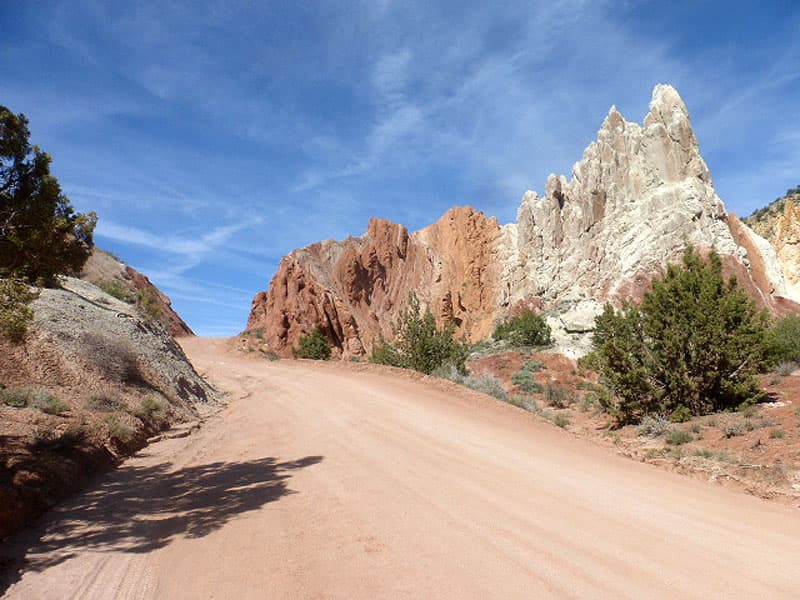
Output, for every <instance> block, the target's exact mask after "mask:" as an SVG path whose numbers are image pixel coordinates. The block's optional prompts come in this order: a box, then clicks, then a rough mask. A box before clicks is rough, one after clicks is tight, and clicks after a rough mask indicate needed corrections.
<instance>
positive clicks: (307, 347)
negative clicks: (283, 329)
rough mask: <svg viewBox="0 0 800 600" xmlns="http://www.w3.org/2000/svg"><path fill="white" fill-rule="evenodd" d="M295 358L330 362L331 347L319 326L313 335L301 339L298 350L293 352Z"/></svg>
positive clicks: (315, 328) (308, 334) (309, 334)
mask: <svg viewBox="0 0 800 600" xmlns="http://www.w3.org/2000/svg"><path fill="white" fill-rule="evenodd" d="M292 354H294V357H295V358H311V359H314V360H328V359H329V358H330V357H331V345H330V343H328V338H326V337H325V334H324V333H323V332H322V328H321V327H320V326H319V325H317V326H316V327H314V330H313V331H312V332H311V333H307V334H306V335H304V336H303V337H301V338H300V340H299V342H298V346H297V348H295V349H293V350H292Z"/></svg>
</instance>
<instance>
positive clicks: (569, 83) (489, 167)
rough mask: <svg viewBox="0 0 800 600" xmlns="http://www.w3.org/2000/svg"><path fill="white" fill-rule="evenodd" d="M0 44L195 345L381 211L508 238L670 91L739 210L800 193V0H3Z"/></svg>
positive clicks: (21, 87)
mask: <svg viewBox="0 0 800 600" xmlns="http://www.w3.org/2000/svg"><path fill="white" fill-rule="evenodd" d="M500 6H502V8H498V7H500ZM0 30H2V31H3V37H2V39H0V92H2V93H0V104H4V105H6V106H8V107H9V108H11V109H12V110H14V111H15V112H24V113H25V114H26V115H28V117H29V119H30V121H31V132H32V140H33V142H34V143H37V144H39V145H40V146H41V147H42V148H44V149H45V150H46V151H48V152H49V153H50V154H52V156H53V159H54V161H53V165H52V170H53V172H54V174H55V175H56V176H57V177H58V178H59V180H60V181H61V184H62V186H63V188H64V190H65V192H66V194H67V195H68V196H69V197H70V198H71V200H72V202H73V204H74V205H75V206H76V207H77V208H78V209H79V210H81V211H88V210H95V211H97V212H98V214H99V215H100V223H99V225H98V229H97V235H96V241H97V243H98V245H99V246H101V247H103V248H106V249H108V250H111V251H113V252H115V253H116V254H118V255H120V256H121V257H123V258H124V259H125V260H126V261H127V262H129V263H130V264H131V265H133V266H134V267H136V268H137V269H139V270H141V271H143V272H144V273H146V274H148V275H149V276H150V278H151V279H152V280H153V281H154V282H155V283H156V284H157V285H159V287H161V289H163V290H164V291H165V292H166V293H167V294H169V295H170V296H171V297H172V299H173V302H174V305H175V307H176V308H177V310H178V311H179V312H180V313H181V315H182V316H183V317H184V318H185V319H186V320H187V322H188V323H189V324H190V325H191V326H192V327H193V328H194V330H195V331H196V332H197V333H199V334H202V335H231V334H234V333H236V332H238V331H241V330H242V329H243V328H244V326H245V323H246V320H247V315H248V313H249V309H250V302H251V300H252V296H253V295H254V293H256V292H257V291H259V290H262V289H266V288H267V286H268V282H269V280H270V279H271V277H272V275H273V274H274V272H275V270H276V268H277V265H278V262H279V261H280V258H281V257H282V256H283V255H284V254H286V253H288V252H289V251H291V250H292V249H294V248H297V247H301V246H304V245H306V244H309V243H312V242H314V241H318V240H320V239H324V238H343V237H346V236H348V235H360V234H361V233H363V232H364V231H365V230H366V227H367V223H368V220H369V218H370V217H371V216H380V217H385V218H389V219H392V220H395V221H399V222H402V223H404V224H406V225H408V227H409V228H410V229H411V230H415V229H418V228H421V227H424V226H425V225H427V224H429V223H431V222H433V221H435V220H436V219H438V217H439V216H440V215H441V214H442V213H443V212H444V211H446V210H447V209H448V208H449V207H451V206H453V205H464V204H471V205H473V206H475V207H477V208H479V209H481V210H483V211H485V212H487V213H489V214H492V215H496V216H497V217H498V218H499V219H500V221H501V222H510V221H513V220H514V219H515V215H516V211H517V207H518V205H519V201H520V198H521V197H522V194H523V193H524V192H525V190H527V189H533V190H538V191H542V188H543V187H544V183H545V181H546V178H547V175H548V174H549V173H551V172H555V173H566V174H569V173H570V172H571V167H572V165H573V163H574V162H576V161H577V160H578V159H579V158H580V157H581V155H582V153H583V150H584V148H585V147H586V146H587V145H588V144H589V143H590V142H591V141H592V140H593V139H594V137H595V134H596V132H597V129H598V128H599V127H600V124H601V122H602V120H603V118H604V117H605V115H606V113H607V111H608V109H609V107H610V106H611V105H612V104H616V105H617V106H618V107H619V109H620V110H621V111H622V113H623V114H624V115H625V116H626V117H627V118H628V119H629V120H636V121H641V119H642V118H643V117H644V115H645V114H646V112H647V105H648V102H649V100H650V94H651V91H652V88H653V86H654V85H655V84H657V83H662V82H666V83H672V84H673V85H675V86H676V87H677V88H678V90H679V91H680V92H681V94H682V95H683V97H684V99H685V100H686V102H687V104H688V106H689V109H690V111H691V113H692V120H693V123H694V125H695V129H696V131H697V134H698V137H699V139H700V144H701V149H702V151H703V155H704V156H705V158H706V161H707V162H708V164H709V167H710V168H711V172H712V174H713V176H714V180H715V183H716V186H717V189H718V191H719V193H720V195H721V196H722V198H723V199H724V200H725V201H726V203H727V206H728V208H729V209H730V210H732V211H736V212H739V213H742V214H749V213H750V212H752V211H753V210H754V209H755V208H757V207H759V206H761V205H763V204H765V203H767V202H769V201H771V200H773V199H775V198H776V197H777V196H779V195H781V194H782V193H783V192H784V191H785V190H786V189H787V188H789V187H793V186H795V185H797V184H798V183H800V101H798V98H800V36H798V35H797V32H798V31H800V8H798V5H797V3H795V2H793V1H785V2H774V3H769V2H736V1H734V2H700V1H692V2H660V1H659V2H645V1H641V2H634V1H631V2H581V1H575V2H572V1H565V2H555V1H553V0H550V1H547V2H535V1H532V0H529V1H525V2H505V3H487V2H475V3H473V2H466V1H463V0H462V1H459V2H401V1H393V0H372V1H368V2H358V1H355V0H354V1H349V2H292V1H285V2H284V1H280V2H278V1H275V2H266V1H265V2H236V1H229V2H219V1H213V2H197V1H193V2H170V1H163V0H162V1H159V2H137V1H135V0H132V1H127V2H124V3H123V2H106V1H97V2H89V1H86V2H82V1H74V0H73V1H68V2H66V1H65V2H57V1H41V2H30V1H24V2H18V1H15V0H5V1H4V2H2V3H0Z"/></svg>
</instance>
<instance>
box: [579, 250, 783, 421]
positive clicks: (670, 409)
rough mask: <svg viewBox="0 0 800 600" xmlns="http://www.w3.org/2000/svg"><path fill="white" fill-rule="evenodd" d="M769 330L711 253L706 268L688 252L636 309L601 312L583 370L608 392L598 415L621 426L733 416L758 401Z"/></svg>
mask: <svg viewBox="0 0 800 600" xmlns="http://www.w3.org/2000/svg"><path fill="white" fill-rule="evenodd" d="M768 325H769V320H768V317H767V315H766V313H765V312H763V311H761V310H759V309H758V308H757V307H756V305H755V303H754V302H753V301H752V300H750V299H749V298H748V297H747V295H746V294H745V293H744V291H742V290H741V289H740V288H739V286H738V284H737V282H736V279H735V278H733V277H731V278H729V279H727V280H726V279H725V278H724V276H723V273H722V261H721V259H720V257H719V255H718V254H716V253H715V252H712V253H711V254H710V256H709V259H708V261H705V260H703V259H702V258H701V257H700V255H699V254H698V253H697V252H696V251H695V250H694V249H693V248H692V247H687V248H686V251H685V254H684V258H683V264H682V266H678V265H670V266H669V267H668V268H667V272H666V274H665V275H664V277H663V278H662V279H657V280H655V281H654V282H653V288H652V290H650V291H649V292H647V293H646V294H645V296H644V299H643V300H642V303H641V304H640V305H634V304H631V303H628V304H625V305H623V307H622V308H621V309H615V308H614V307H612V306H611V305H610V304H607V305H606V307H605V310H604V312H603V314H602V315H600V316H599V317H598V318H597V321H596V329H595V332H594V337H593V343H594V352H593V353H592V354H591V355H590V356H589V357H587V358H586V359H585V360H584V361H583V364H584V365H585V366H589V367H591V368H594V369H595V370H597V371H598V372H599V373H600V374H601V381H602V383H603V384H604V385H606V386H607V387H608V388H609V389H610V390H611V392H612V393H613V396H608V397H606V399H605V401H604V406H603V408H604V409H606V410H607V411H609V412H610V413H611V414H612V415H613V416H614V417H615V418H616V419H617V420H618V421H619V423H621V424H626V423H637V422H639V421H641V420H642V418H644V417H645V416H648V415H656V414H658V415H672V416H673V420H678V421H679V420H683V419H685V418H686V417H689V416H692V415H705V414H709V413H713V412H718V411H722V410H733V409H736V408H737V407H739V406H740V405H742V404H748V403H751V404H752V403H755V402H758V401H760V400H762V399H763V398H764V391H763V390H762V388H761V385H760V382H759V380H758V378H757V374H758V373H759V372H761V371H762V370H763V369H764V368H765V366H766V365H767V364H768V362H769V358H768V344H767V329H768Z"/></svg>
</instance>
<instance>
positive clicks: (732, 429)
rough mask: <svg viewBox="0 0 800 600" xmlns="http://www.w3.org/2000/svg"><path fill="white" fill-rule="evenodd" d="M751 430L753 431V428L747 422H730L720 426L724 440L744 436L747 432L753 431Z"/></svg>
mask: <svg viewBox="0 0 800 600" xmlns="http://www.w3.org/2000/svg"><path fill="white" fill-rule="evenodd" d="M753 429H755V426H754V425H753V424H752V423H750V422H748V421H744V422H743V421H732V422H729V423H725V424H724V425H723V426H722V433H724V434H725V437H726V438H732V437H737V436H740V435H744V434H745V433H747V432H748V431H753Z"/></svg>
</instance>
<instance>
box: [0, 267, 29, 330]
mask: <svg viewBox="0 0 800 600" xmlns="http://www.w3.org/2000/svg"><path fill="white" fill-rule="evenodd" d="M38 295H39V294H38V293H36V292H35V291H33V290H32V289H31V288H30V286H28V284H27V283H25V282H24V281H21V280H19V279H0V337H4V338H6V339H7V340H10V341H12V342H15V343H19V342H21V341H22V340H24V339H25V335H26V334H27V333H28V326H29V325H30V324H31V322H32V321H33V308H32V307H31V306H30V304H31V302H33V301H34V300H35V299H36V298H37V297H38Z"/></svg>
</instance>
